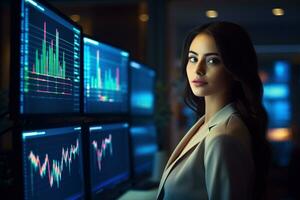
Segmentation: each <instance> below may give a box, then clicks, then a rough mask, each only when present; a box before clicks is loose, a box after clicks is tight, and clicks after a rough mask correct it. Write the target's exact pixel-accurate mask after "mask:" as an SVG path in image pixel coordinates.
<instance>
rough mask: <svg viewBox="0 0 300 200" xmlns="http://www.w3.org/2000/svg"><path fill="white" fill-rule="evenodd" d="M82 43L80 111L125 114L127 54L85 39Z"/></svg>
mask: <svg viewBox="0 0 300 200" xmlns="http://www.w3.org/2000/svg"><path fill="white" fill-rule="evenodd" d="M83 41H84V111H85V112H86V113H125V112H127V110H128V105H127V104H128V97H127V94H128V66H127V65H128V57H129V54H128V53H127V52H125V51H122V50H119V49H117V48H115V47H112V46H109V45H106V44H103V43H100V42H98V41H95V40H92V39H90V38H87V37H85V38H84V40H83Z"/></svg>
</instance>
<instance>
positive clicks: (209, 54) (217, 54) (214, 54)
mask: <svg viewBox="0 0 300 200" xmlns="http://www.w3.org/2000/svg"><path fill="white" fill-rule="evenodd" d="M189 53H192V54H195V55H197V56H198V55H199V54H198V53H196V52H195V51H189ZM204 56H205V57H206V56H220V54H219V53H215V52H211V53H205V54H204Z"/></svg>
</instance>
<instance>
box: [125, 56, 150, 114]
mask: <svg viewBox="0 0 300 200" xmlns="http://www.w3.org/2000/svg"><path fill="white" fill-rule="evenodd" d="M130 72H131V114H132V115H152V114H153V113H154V87H155V72H154V70H152V69H150V68H149V67H146V66H145V65H142V64H139V63H137V62H133V61H132V62H130Z"/></svg>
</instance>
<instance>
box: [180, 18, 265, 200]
mask: <svg viewBox="0 0 300 200" xmlns="http://www.w3.org/2000/svg"><path fill="white" fill-rule="evenodd" d="M200 33H204V34H208V35H210V36H212V37H213V38H214V40H215V42H216V45H217V48H218V50H219V52H220V54H221V58H222V60H223V63H224V66H225V68H226V70H227V71H228V72H229V74H231V76H232V77H233V80H234V81H233V87H232V97H231V98H232V100H233V102H234V103H235V106H236V109H237V110H238V112H239V114H240V115H241V118H242V120H243V121H244V123H245V124H246V126H247V127H248V129H249V131H250V133H251V142H252V152H253V159H254V164H255V171H256V175H255V185H254V191H253V197H254V199H263V198H265V195H266V193H265V191H266V182H267V175H268V169H269V163H270V147H269V144H268V142H267V141H266V137H265V136H266V135H265V134H266V131H267V124H268V117H267V113H266V110H265V108H264V106H263V105H262V97H263V86H262V82H261V80H260V78H259V75H258V63H257V57H256V53H255V50H254V47H253V44H252V42H251V39H250V37H249V35H248V34H247V32H246V31H245V30H244V29H243V28H242V27H241V26H239V25H237V24H234V23H231V22H224V21H221V22H211V23H208V24H205V25H203V26H200V27H197V28H195V29H193V30H192V31H191V32H190V33H189V34H188V36H187V38H186V40H185V43H184V48H183V56H182V66H183V74H184V76H185V79H186V80H187V74H186V66H187V62H188V52H189V48H190V45H191V43H192V41H193V39H194V38H195V37H196V36H197V35H198V34H200ZM184 101H185V103H186V104H187V105H188V106H189V107H190V108H191V109H193V110H194V111H195V112H196V113H197V115H198V116H200V115H202V114H203V108H204V98H203V97H197V96H195V95H194V94H193V92H192V90H191V87H190V85H189V83H188V81H187V82H186V87H185V95H184Z"/></svg>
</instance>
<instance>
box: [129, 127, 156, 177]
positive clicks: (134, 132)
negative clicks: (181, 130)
mask: <svg viewBox="0 0 300 200" xmlns="http://www.w3.org/2000/svg"><path fill="white" fill-rule="evenodd" d="M130 136H131V143H132V155H133V173H134V176H136V177H138V176H141V175H144V174H148V175H149V174H151V172H152V168H153V161H154V154H155V153H156V152H157V151H158V145H157V133H156V127H155V125H154V123H143V124H141V123H140V124H132V125H131V127H130Z"/></svg>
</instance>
